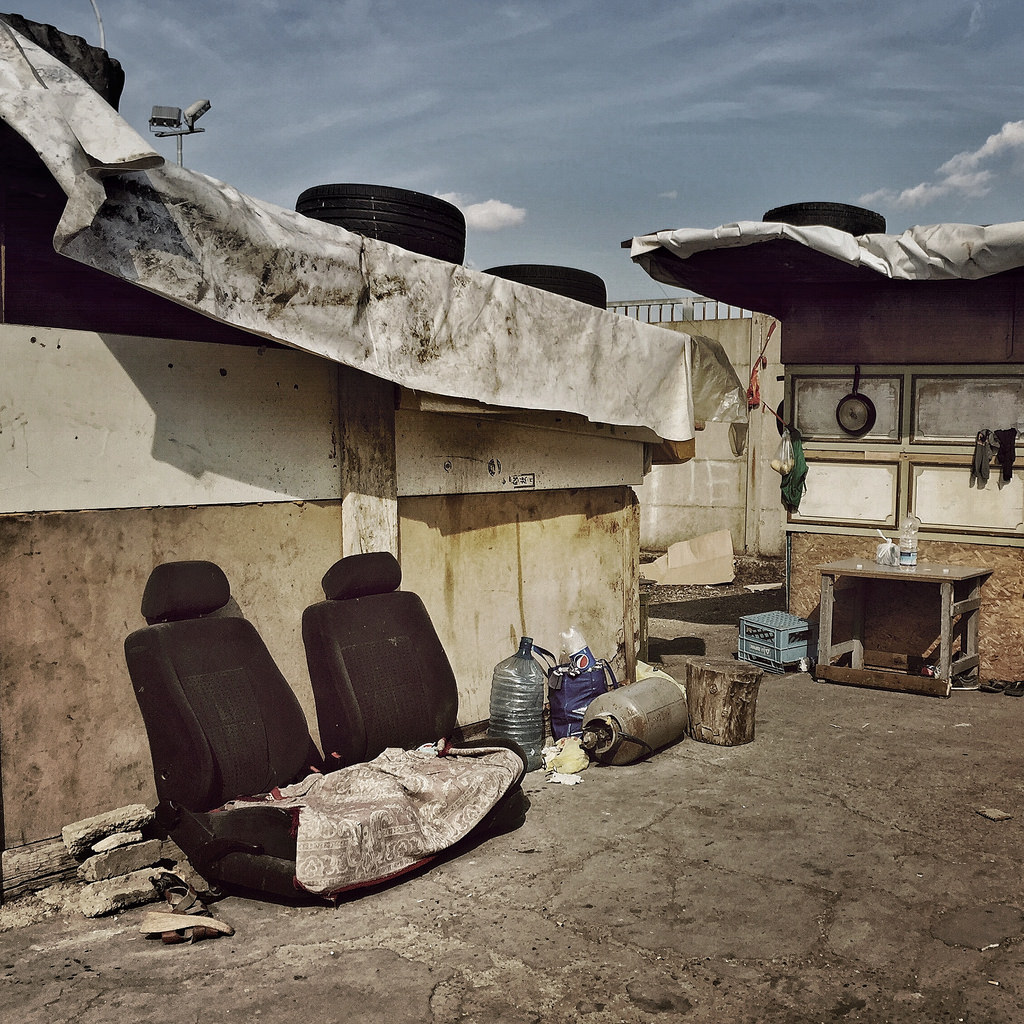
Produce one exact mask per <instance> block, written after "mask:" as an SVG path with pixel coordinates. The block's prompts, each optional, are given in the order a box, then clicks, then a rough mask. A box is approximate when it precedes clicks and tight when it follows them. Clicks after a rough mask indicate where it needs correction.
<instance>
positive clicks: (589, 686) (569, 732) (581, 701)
mask: <svg viewBox="0 0 1024 1024" xmlns="http://www.w3.org/2000/svg"><path fill="white" fill-rule="evenodd" d="M534 650H539V649H538V648H537V646H536V645H534ZM540 653H542V654H545V655H547V656H548V657H549V658H551V661H552V662H554V660H555V659H554V655H552V654H551V653H550V652H549V651H540ZM609 682H610V683H611V687H609ZM618 685H619V683H618V680H617V679H616V678H615V672H614V670H613V669H612V667H611V665H610V664H609V663H608V662H607V661H605V660H604V659H603V658H602V659H598V658H595V657H594V655H593V654H592V653H591V650H590V648H589V647H586V646H584V647H582V648H580V649H579V650H578V651H576V652H575V653H574V654H572V655H570V656H569V660H568V663H567V664H561V665H559V664H553V666H552V667H551V668H549V669H548V703H549V704H550V707H551V735H552V736H553V737H554V738H555V739H556V740H560V739H563V738H565V737H567V736H580V735H581V734H582V733H583V715H584V713H585V712H586V710H587V706H588V705H589V704H590V702H591V701H592V700H593V699H594V698H595V697H599V696H600V695H601V694H602V693H607V692H608V690H609V688H615V687H617V686H618Z"/></svg>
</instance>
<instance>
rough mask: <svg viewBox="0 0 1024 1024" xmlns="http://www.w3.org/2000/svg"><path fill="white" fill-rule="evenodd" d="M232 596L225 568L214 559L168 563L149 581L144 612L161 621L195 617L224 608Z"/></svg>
mask: <svg viewBox="0 0 1024 1024" xmlns="http://www.w3.org/2000/svg"><path fill="white" fill-rule="evenodd" d="M230 597H231V586H230V584H229V583H228V578H227V576H225V575H224V570H223V569H221V567H220V566H219V565H215V564H214V563H213V562H203V561H193V562H164V563H162V564H161V565H158V566H157V567H156V568H155V569H154V570H153V571H152V572H151V573H150V574H149V579H148V580H147V581H146V589H145V591H144V592H143V594H142V615H143V617H144V618H145V620H146V621H147V622H148V623H149V624H150V625H151V626H152V625H153V624H154V623H157V622H175V621H177V620H178V619H194V618H198V617H199V616H201V615H208V614H209V613H210V612H214V611H216V610H217V609H218V608H223V607H224V605H226V604H227V603H228V600H229V599H230Z"/></svg>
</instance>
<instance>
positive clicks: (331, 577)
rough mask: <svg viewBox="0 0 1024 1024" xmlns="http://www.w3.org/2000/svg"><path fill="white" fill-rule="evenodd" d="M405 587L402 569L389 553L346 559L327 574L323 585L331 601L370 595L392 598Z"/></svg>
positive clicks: (369, 553) (338, 562)
mask: <svg viewBox="0 0 1024 1024" xmlns="http://www.w3.org/2000/svg"><path fill="white" fill-rule="evenodd" d="M401 583H402V567H401V566H400V565H399V564H398V560H397V559H396V558H395V556H394V555H393V554H391V552H390V551H368V552H365V553H364V554H361V555H346V556H345V557H344V558H340V559H338V561H337V562H335V563H334V565H332V566H331V567H330V569H328V570H327V572H326V573H324V578H323V580H322V581H321V585H322V586H323V588H324V596H325V597H326V598H327V600H328V601H345V600H347V599H348V598H352V597H367V596H368V595H370V594H390V593H391V591H393V590H397V589H398V588H399V586H401Z"/></svg>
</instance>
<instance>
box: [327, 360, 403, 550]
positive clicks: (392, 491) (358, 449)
mask: <svg viewBox="0 0 1024 1024" xmlns="http://www.w3.org/2000/svg"><path fill="white" fill-rule="evenodd" d="M338 433H339V435H340V436H339V445H340V449H341V451H340V454H341V460H340V461H341V494H342V499H341V553H342V554H343V555H353V554H359V553H361V552H364V551H390V552H391V553H392V554H393V555H395V557H398V478H397V470H396V460H395V386H394V384H391V383H390V382H388V381H385V380H381V379H380V378H378V377H372V376H370V374H368V373H362V372H360V371H359V370H353V369H352V368H351V367H347V366H339V367H338Z"/></svg>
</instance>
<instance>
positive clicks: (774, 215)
mask: <svg viewBox="0 0 1024 1024" xmlns="http://www.w3.org/2000/svg"><path fill="white" fill-rule="evenodd" d="M761 220H764V221H777V222H781V223H783V224H793V225H795V226H797V227H811V226H812V225H816V224H823V225H824V226H825V227H829V228H838V229H839V230H840V231H848V232H849V233H850V234H851V235H880V234H884V233H885V217H883V216H882V215H881V214H880V213H875V212H874V211H873V210H865V209H864V208H863V207H862V206H850V205H848V204H847V203H790V204H789V205H788V206H776V207H775V208H774V209H772V210H769V211H768V212H767V213H766V214H765V215H764V216H763V217H762V218H761Z"/></svg>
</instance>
